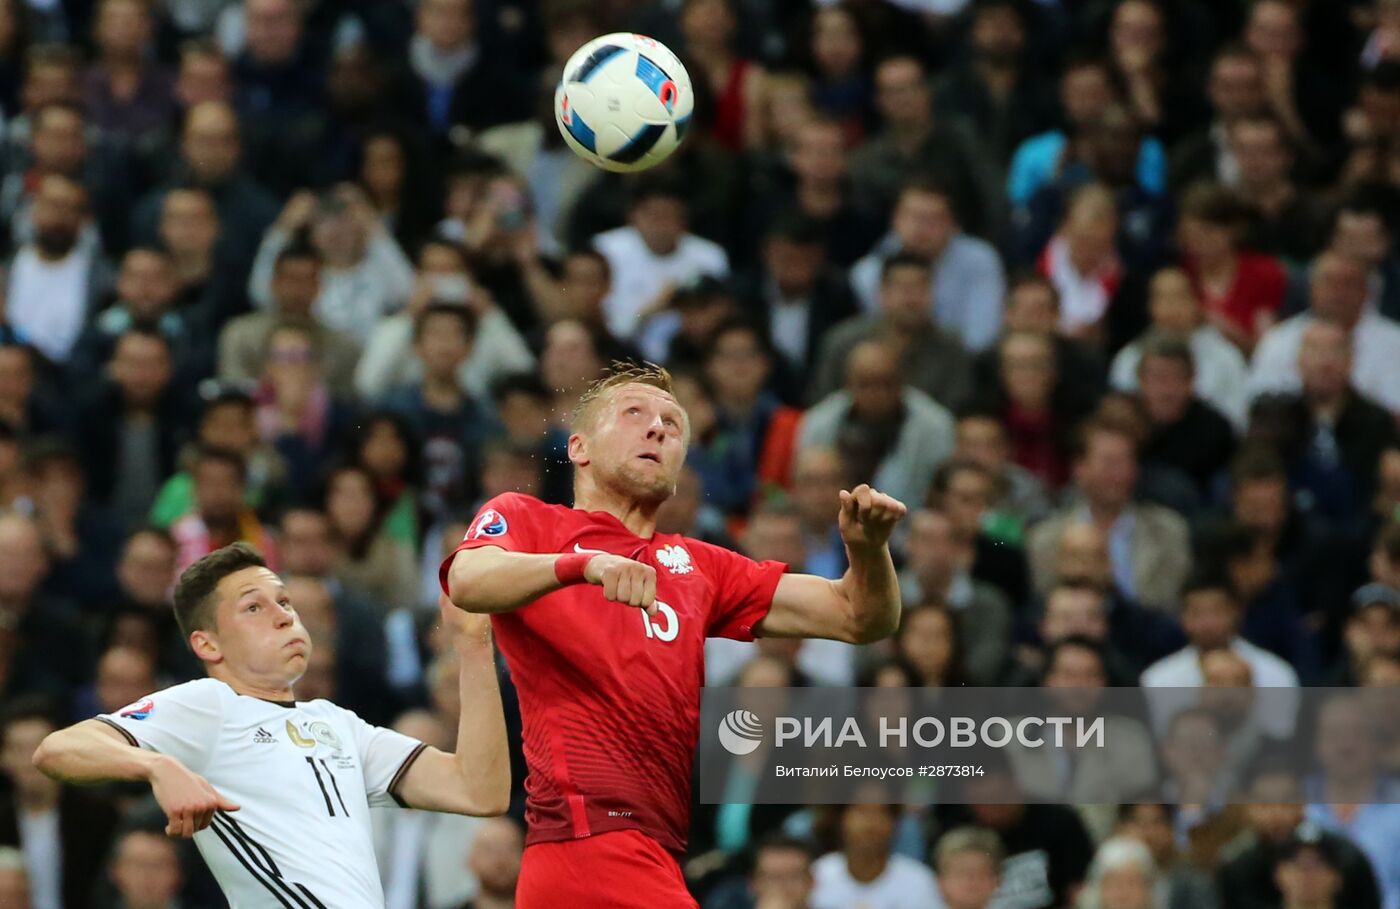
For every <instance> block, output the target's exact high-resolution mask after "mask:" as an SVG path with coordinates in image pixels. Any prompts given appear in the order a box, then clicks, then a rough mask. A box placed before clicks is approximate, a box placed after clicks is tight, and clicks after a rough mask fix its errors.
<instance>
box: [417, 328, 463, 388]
mask: <svg viewBox="0 0 1400 909" xmlns="http://www.w3.org/2000/svg"><path fill="white" fill-rule="evenodd" d="M471 352H472V339H471V337H470V335H468V333H467V331H466V329H465V326H463V324H462V322H461V320H460V319H458V318H456V317H455V316H448V315H434V316H432V317H431V318H429V319H427V320H426V321H425V322H424V323H423V328H422V330H421V331H420V332H419V335H418V355H419V356H420V357H421V358H422V359H423V368H424V370H425V371H426V372H427V373H428V375H430V376H433V377H434V378H438V379H442V378H450V377H452V376H453V375H455V373H456V371H457V367H459V366H460V365H461V364H462V361H464V360H466V359H467V357H469V356H471Z"/></svg>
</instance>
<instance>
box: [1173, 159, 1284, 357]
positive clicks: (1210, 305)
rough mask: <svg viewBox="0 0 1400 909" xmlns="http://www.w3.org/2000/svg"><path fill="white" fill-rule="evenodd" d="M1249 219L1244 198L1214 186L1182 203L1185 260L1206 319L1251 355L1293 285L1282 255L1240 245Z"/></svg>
mask: <svg viewBox="0 0 1400 909" xmlns="http://www.w3.org/2000/svg"><path fill="white" fill-rule="evenodd" d="M1250 217H1251V212H1250V210H1249V207H1248V203H1246V202H1245V200H1244V199H1242V198H1240V197H1239V196H1236V195H1235V194H1234V193H1233V192H1231V191H1230V190H1228V189H1224V188H1222V187H1218V186H1214V185H1211V184H1198V185H1196V186H1193V187H1192V188H1191V189H1190V190H1189V191H1188V192H1187V193H1186V195H1185V196H1184V197H1183V199H1182V202H1181V226H1180V232H1181V244H1182V247H1183V251H1184V255H1183V264H1184V266H1185V268H1186V271H1187V273H1188V274H1189V275H1191V280H1192V282H1193V283H1194V284H1195V287H1196V292H1197V294H1198V295H1199V297H1200V299H1201V301H1202V308H1203V309H1204V310H1205V316H1206V321H1207V322H1209V323H1210V324H1211V325H1213V326H1214V327H1215V328H1217V329H1218V330H1219V331H1220V332H1221V333H1222V334H1224V335H1225V337H1227V338H1229V339H1230V340H1231V341H1232V342H1234V344H1235V345H1236V346H1237V347H1239V348H1240V349H1241V350H1243V351H1244V352H1246V353H1248V352H1250V351H1251V350H1253V349H1254V345H1255V343H1257V342H1258V340H1259V338H1260V337H1261V336H1262V335H1263V334H1264V332H1265V331H1267V330H1268V329H1269V328H1270V327H1272V326H1273V324H1274V321H1275V319H1276V314H1277V313H1278V310H1279V307H1280V306H1282V305H1283V296H1284V291H1285V290H1286V289H1287V283H1288V278H1287V276H1286V275H1285V274H1284V271H1283V266H1282V265H1280V264H1279V262H1278V260H1277V259H1274V258H1273V257H1271V256H1266V255H1263V254H1261V253H1255V252H1249V251H1247V250H1243V249H1241V248H1240V245H1241V243H1242V242H1243V241H1244V230H1245V228H1246V226H1247V225H1248V223H1249V220H1250Z"/></svg>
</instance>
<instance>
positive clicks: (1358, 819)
mask: <svg viewBox="0 0 1400 909" xmlns="http://www.w3.org/2000/svg"><path fill="white" fill-rule="evenodd" d="M1378 744H1379V743H1378V742H1377V740H1376V728H1375V722H1374V720H1373V718H1372V717H1371V716H1369V713H1368V707H1367V704H1366V702H1365V701H1363V700H1361V698H1360V696H1358V695H1350V694H1344V693H1340V692H1339V693H1337V694H1335V695H1334V696H1333V697H1331V698H1329V699H1328V701H1327V702H1326V703H1325V704H1323V705H1322V707H1321V708H1320V709H1319V712H1318V718H1317V742H1316V758H1317V765H1318V768H1319V769H1318V773H1317V775H1316V776H1315V777H1312V778H1310V779H1308V780H1307V781H1306V782H1305V784H1304V791H1305V795H1306V798H1307V801H1308V807H1307V818H1308V820H1310V821H1314V822H1315V823H1317V824H1320V825H1322V826H1323V827H1326V828H1327V829H1329V830H1333V831H1335V832H1337V833H1340V834H1343V835H1345V836H1346V837H1347V838H1349V839H1350V840H1352V841H1353V842H1354V843H1356V845H1357V846H1359V847H1360V848H1361V851H1362V852H1364V853H1366V857H1367V858H1369V859H1370V860H1371V867H1372V868H1374V869H1375V872H1376V882H1377V883H1378V884H1379V885H1380V889H1381V905H1382V906H1385V907H1392V906H1395V905H1397V904H1400V852H1396V850H1395V849H1393V848H1392V845H1393V844H1394V843H1395V842H1396V841H1397V840H1396V837H1400V804H1397V803H1396V792H1397V789H1396V787H1397V783H1396V781H1395V780H1394V779H1393V778H1391V777H1389V776H1388V775H1386V774H1385V773H1384V771H1383V769H1382V768H1381V766H1380V751H1379V747H1378ZM1279 887H1280V889H1283V882H1282V881H1280V882H1279Z"/></svg>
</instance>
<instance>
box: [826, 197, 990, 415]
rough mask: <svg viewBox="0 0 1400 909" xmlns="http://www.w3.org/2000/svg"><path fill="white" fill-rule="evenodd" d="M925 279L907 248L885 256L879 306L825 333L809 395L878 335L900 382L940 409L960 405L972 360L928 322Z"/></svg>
mask: <svg viewBox="0 0 1400 909" xmlns="http://www.w3.org/2000/svg"><path fill="white" fill-rule="evenodd" d="M930 198H933V197H930ZM931 282H932V270H931V267H930V265H929V262H928V260H927V259H924V258H921V257H920V256H918V255H915V254H914V253H912V252H899V253H895V254H894V255H891V256H890V257H889V258H886V259H885V260H884V261H883V262H882V263H881V265H880V278H879V294H880V300H879V309H878V310H877V311H875V312H872V313H870V314H869V315H860V316H853V317H852V318H850V319H847V320H846V321H844V322H841V323H840V324H838V325H837V326H836V327H835V328H833V329H832V330H831V331H830V332H829V333H828V334H827V336H826V339H825V341H824V342H823V344H822V348H821V355H820V357H819V358H818V360H817V371H816V377H815V381H814V382H813V383H812V386H811V387H812V390H813V393H814V394H815V395H817V396H823V395H826V394H830V393H831V392H833V391H835V390H836V389H837V388H839V387H840V385H841V381H842V378H843V375H844V370H845V368H846V364H847V362H848V361H849V358H850V354H851V351H852V350H853V349H854V348H855V347H856V346H857V345H859V344H863V343H866V342H867V341H869V340H871V339H883V340H884V342H885V343H886V344H887V345H890V347H891V351H890V352H891V353H892V354H895V360H896V362H898V363H899V364H900V365H901V366H902V371H903V374H904V376H905V377H906V378H905V384H907V385H910V386H912V387H914V388H917V389H918V390H919V391H921V392H923V393H924V394H925V395H928V396H929V397H931V398H933V399H934V400H936V401H938V402H939V403H940V404H941V405H943V406H944V407H948V408H955V407H958V406H960V405H962V404H963V403H964V402H965V401H966V400H967V399H968V398H969V397H970V395H971V394H972V375H971V371H972V362H971V359H970V358H969V357H968V354H967V351H966V349H965V348H964V347H963V345H962V342H961V341H959V340H958V338H957V336H956V335H955V334H953V332H952V331H951V330H949V329H947V328H944V327H943V326H941V325H939V324H938V323H937V322H936V321H935V320H934V315H933V313H932V312H931V311H930V308H929V295H930V293H931V288H932V284H931Z"/></svg>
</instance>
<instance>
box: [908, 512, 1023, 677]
mask: <svg viewBox="0 0 1400 909" xmlns="http://www.w3.org/2000/svg"><path fill="white" fill-rule="evenodd" d="M954 539H955V535H954V531H953V524H952V522H951V521H950V520H949V518H948V516H947V515H946V514H944V513H943V512H941V511H937V510H934V509H930V508H925V509H920V510H919V511H916V512H914V513H913V515H912V517H911V519H910V523H909V539H908V541H907V543H906V546H905V548H906V550H907V552H908V559H907V567H906V568H905V569H904V571H902V572H901V573H900V592H901V593H902V594H903V596H904V601H905V602H906V603H920V604H927V603H932V604H936V605H938V606H940V607H942V608H944V609H947V610H948V611H949V612H950V613H951V614H952V615H953V616H954V617H955V618H956V619H957V621H958V625H959V628H958V638H959V639H960V640H961V641H962V643H963V647H964V650H963V657H964V662H965V667H964V668H965V669H966V670H967V681H968V682H969V683H971V684H974V685H995V684H996V683H997V682H998V681H999V680H1000V679H1001V677H1002V674H1003V672H1004V671H1005V668H1006V662H1007V658H1008V656H1009V650H1010V643H1011V630H1012V607H1011V603H1010V602H1008V601H1007V599H1006V596H1005V595H1004V594H1002V592H1001V591H999V590H997V589H996V588H995V587H993V586H991V585H990V584H987V583H986V582H984V581H979V580H974V579H973V578H972V577H970V576H969V575H968V574H967V566H966V565H965V564H964V563H963V560H961V559H960V558H959V552H958V546H957V544H956V543H955V542H954Z"/></svg>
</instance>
